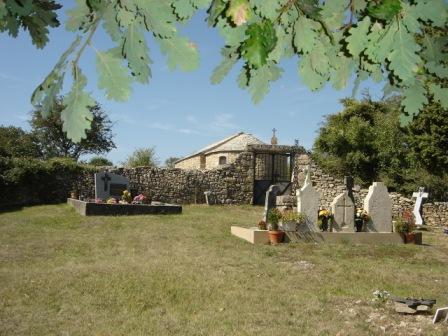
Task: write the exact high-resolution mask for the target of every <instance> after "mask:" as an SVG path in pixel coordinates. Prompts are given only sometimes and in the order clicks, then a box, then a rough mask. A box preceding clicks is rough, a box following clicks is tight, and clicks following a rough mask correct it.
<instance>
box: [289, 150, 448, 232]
mask: <svg viewBox="0 0 448 336" xmlns="http://www.w3.org/2000/svg"><path fill="white" fill-rule="evenodd" d="M308 167H311V181H312V182H313V185H314V187H315V188H316V189H317V190H318V191H319V193H320V197H321V204H320V205H321V206H322V207H323V208H327V209H329V208H330V204H331V202H332V201H333V199H334V198H335V197H336V196H337V195H339V194H340V193H342V192H344V191H345V190H346V187H345V185H344V180H343V179H340V178H335V177H333V176H331V175H329V174H326V173H324V172H323V171H322V169H320V168H319V167H318V166H317V165H316V163H315V162H313V161H312V160H311V158H310V156H309V155H308V154H302V155H298V156H297V157H296V160H295V164H294V171H293V186H292V189H293V195H295V191H296V190H297V189H298V188H300V186H302V185H303V183H304V181H305V175H306V173H305V172H306V169H307V168H308ZM367 193H368V189H361V190H359V191H355V192H354V193H353V195H354V197H355V203H356V207H357V208H362V207H363V203H364V199H365V197H366V196H367ZM389 195H390V197H391V200H392V212H393V216H394V217H397V216H399V215H400V213H401V212H402V211H404V210H411V211H412V210H413V209H414V204H415V199H409V198H406V197H404V196H403V195H401V194H399V193H396V192H391V193H389ZM422 208H423V210H422V215H423V220H424V222H425V224H427V225H429V226H445V225H448V202H435V203H424V204H423V206H422Z"/></svg>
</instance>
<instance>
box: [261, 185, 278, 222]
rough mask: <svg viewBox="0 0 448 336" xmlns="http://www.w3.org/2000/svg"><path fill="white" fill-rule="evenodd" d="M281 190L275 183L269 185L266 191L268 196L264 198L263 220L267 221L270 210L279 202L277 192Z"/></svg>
mask: <svg viewBox="0 0 448 336" xmlns="http://www.w3.org/2000/svg"><path fill="white" fill-rule="evenodd" d="M279 192H280V188H279V187H278V186H277V185H275V184H273V185H271V186H270V187H269V189H268V191H266V198H265V200H264V212H263V220H264V221H265V222H266V223H267V218H268V212H269V210H270V209H272V208H275V207H276V205H277V203H276V200H277V194H278V193H279Z"/></svg>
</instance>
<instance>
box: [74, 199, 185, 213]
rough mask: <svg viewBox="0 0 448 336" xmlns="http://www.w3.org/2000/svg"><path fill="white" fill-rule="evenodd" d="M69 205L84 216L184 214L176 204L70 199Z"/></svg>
mask: <svg viewBox="0 0 448 336" xmlns="http://www.w3.org/2000/svg"><path fill="white" fill-rule="evenodd" d="M67 204H69V205H71V206H72V207H73V208H75V210H76V212H78V213H79V214H80V215H82V216H132V215H170V214H180V213H182V206H181V205H176V204H160V205H150V204H106V203H94V202H86V201H80V200H77V199H74V198H68V199H67Z"/></svg>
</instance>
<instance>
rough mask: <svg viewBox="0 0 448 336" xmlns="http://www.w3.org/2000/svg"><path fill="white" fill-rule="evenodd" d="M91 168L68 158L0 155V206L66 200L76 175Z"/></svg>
mask: <svg viewBox="0 0 448 336" xmlns="http://www.w3.org/2000/svg"><path fill="white" fill-rule="evenodd" d="M92 169H93V168H92V167H89V166H84V165H80V164H78V163H77V162H75V161H74V160H72V159H65V158H56V159H50V160H45V161H44V160H38V159H32V158H5V157H0V190H1V192H0V205H1V206H20V205H32V204H51V203H61V202H65V201H66V199H67V196H68V195H69V193H70V191H71V189H72V186H73V185H74V182H75V181H76V178H77V176H79V174H80V173H82V172H84V171H86V170H89V171H90V170H92Z"/></svg>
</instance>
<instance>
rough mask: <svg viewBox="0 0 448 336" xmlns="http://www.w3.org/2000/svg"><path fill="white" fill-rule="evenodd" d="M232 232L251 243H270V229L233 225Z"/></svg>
mask: <svg viewBox="0 0 448 336" xmlns="http://www.w3.org/2000/svg"><path fill="white" fill-rule="evenodd" d="M230 232H231V233H232V234H233V235H234V236H237V237H238V238H241V239H244V240H246V241H248V242H249V243H252V244H256V245H266V244H269V234H268V230H259V229H258V228H255V227H253V228H243V227H240V226H232V227H231V228H230Z"/></svg>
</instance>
